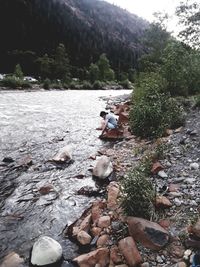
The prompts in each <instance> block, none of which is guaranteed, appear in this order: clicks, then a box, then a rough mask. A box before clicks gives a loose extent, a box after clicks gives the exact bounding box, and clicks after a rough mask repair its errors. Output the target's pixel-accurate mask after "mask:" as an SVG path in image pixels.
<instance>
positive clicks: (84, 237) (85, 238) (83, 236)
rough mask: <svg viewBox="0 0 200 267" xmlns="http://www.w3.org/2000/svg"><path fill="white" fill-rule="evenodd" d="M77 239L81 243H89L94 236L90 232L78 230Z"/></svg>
mask: <svg viewBox="0 0 200 267" xmlns="http://www.w3.org/2000/svg"><path fill="white" fill-rule="evenodd" d="M77 240H78V242H79V243H80V244H81V245H87V244H90V242H91V240H92V238H91V236H90V235H89V234H88V233H86V232H85V231H83V230H82V231H79V232H78V234H77Z"/></svg>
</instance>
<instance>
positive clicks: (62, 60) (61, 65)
mask: <svg viewBox="0 0 200 267" xmlns="http://www.w3.org/2000/svg"><path fill="white" fill-rule="evenodd" d="M53 75H54V78H56V79H61V80H67V79H68V77H69V76H70V73H69V58H68V55H67V53H66V49H65V46H64V44H59V45H58V47H57V48H56V52H55V57H54V61H53Z"/></svg>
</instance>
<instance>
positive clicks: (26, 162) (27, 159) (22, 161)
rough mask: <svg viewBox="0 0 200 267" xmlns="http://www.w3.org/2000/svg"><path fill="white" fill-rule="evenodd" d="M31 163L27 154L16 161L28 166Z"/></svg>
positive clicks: (30, 158) (20, 164)
mask: <svg viewBox="0 0 200 267" xmlns="http://www.w3.org/2000/svg"><path fill="white" fill-rule="evenodd" d="M32 164H33V161H32V157H31V155H27V156H25V157H24V158H21V159H20V160H19V161H18V165H19V166H30V165H32Z"/></svg>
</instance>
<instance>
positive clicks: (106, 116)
mask: <svg viewBox="0 0 200 267" xmlns="http://www.w3.org/2000/svg"><path fill="white" fill-rule="evenodd" d="M100 117H102V118H103V122H102V127H101V129H102V132H101V135H103V134H104V132H106V131H108V130H111V129H116V128H117V119H116V117H115V115H114V114H113V113H107V112H105V111H101V112H100Z"/></svg>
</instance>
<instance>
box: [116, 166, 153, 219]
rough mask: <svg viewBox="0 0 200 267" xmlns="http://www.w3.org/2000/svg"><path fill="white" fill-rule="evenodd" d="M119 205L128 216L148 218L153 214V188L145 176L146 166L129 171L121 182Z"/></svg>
mask: <svg viewBox="0 0 200 267" xmlns="http://www.w3.org/2000/svg"><path fill="white" fill-rule="evenodd" d="M121 185H122V199H121V207H122V208H123V210H124V212H125V214H126V215H128V216H136V217H142V218H145V219H150V218H152V217H153V215H154V211H155V209H154V205H153V202H154V200H155V190H154V187H153V184H152V183H151V181H150V180H148V178H147V171H146V166H144V165H143V164H141V165H140V166H138V167H136V168H135V169H134V170H132V171H130V172H129V173H128V175H127V177H125V178H124V179H123V180H122V182H121Z"/></svg>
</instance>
